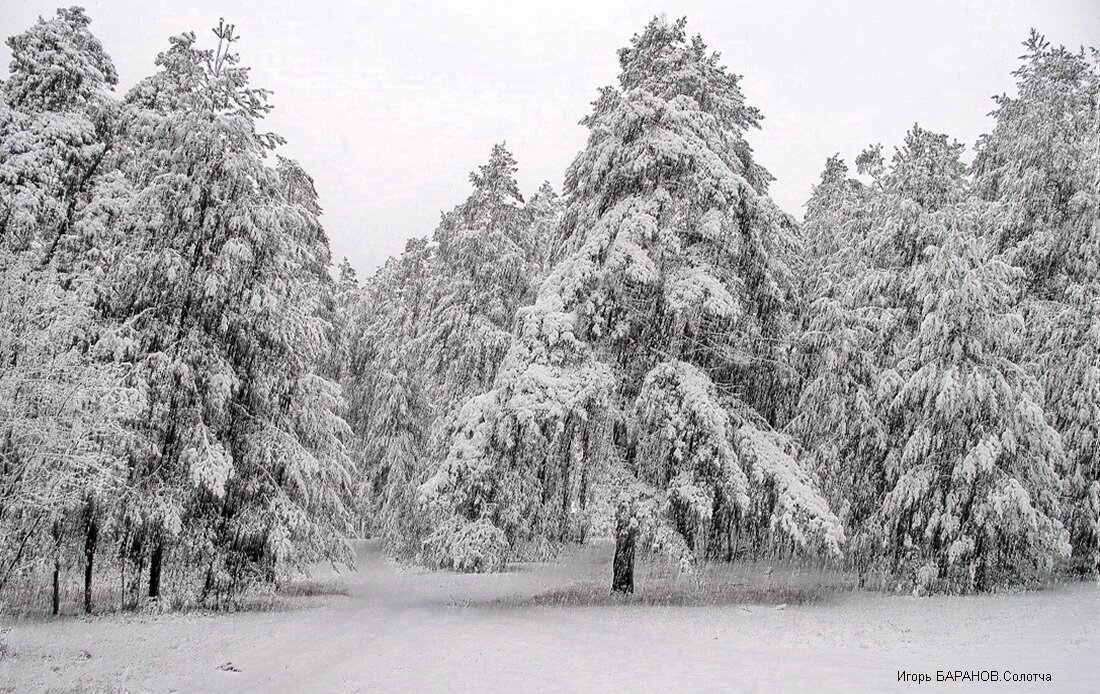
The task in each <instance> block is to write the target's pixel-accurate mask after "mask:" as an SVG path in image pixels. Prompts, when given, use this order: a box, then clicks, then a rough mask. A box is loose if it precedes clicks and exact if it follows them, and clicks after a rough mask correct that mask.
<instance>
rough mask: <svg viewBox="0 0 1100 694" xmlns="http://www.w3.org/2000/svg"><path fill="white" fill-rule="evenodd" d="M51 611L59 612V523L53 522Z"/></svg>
mask: <svg viewBox="0 0 1100 694" xmlns="http://www.w3.org/2000/svg"><path fill="white" fill-rule="evenodd" d="M53 545H54V546H53V613H54V614H55V615H56V614H60V612H61V524H60V523H59V522H58V521H54V524H53Z"/></svg>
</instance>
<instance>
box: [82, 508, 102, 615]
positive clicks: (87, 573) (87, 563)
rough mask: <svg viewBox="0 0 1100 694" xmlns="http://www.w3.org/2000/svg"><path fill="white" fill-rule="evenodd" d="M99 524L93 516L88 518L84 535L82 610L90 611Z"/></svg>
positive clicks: (88, 612) (89, 612)
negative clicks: (86, 532)
mask: <svg viewBox="0 0 1100 694" xmlns="http://www.w3.org/2000/svg"><path fill="white" fill-rule="evenodd" d="M98 539H99V525H98V524H97V523H96V521H95V518H89V519H88V534H87V535H86V536H85V537H84V612H86V613H87V614H91V613H92V565H93V563H94V561H95V549H96V542H97V540H98Z"/></svg>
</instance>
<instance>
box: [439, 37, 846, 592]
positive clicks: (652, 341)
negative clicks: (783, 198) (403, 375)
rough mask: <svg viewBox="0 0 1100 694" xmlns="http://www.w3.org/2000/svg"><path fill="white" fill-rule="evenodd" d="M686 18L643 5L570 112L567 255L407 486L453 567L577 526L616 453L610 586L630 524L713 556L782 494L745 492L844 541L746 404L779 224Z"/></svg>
mask: <svg viewBox="0 0 1100 694" xmlns="http://www.w3.org/2000/svg"><path fill="white" fill-rule="evenodd" d="M684 26H685V22H684V20H680V21H677V22H668V21H667V20H665V19H663V18H655V19H654V20H653V21H652V22H650V24H649V25H648V26H647V27H646V28H645V30H644V31H643V32H642V33H641V34H638V35H636V36H635V37H634V38H633V40H632V41H631V45H630V46H629V47H627V48H624V49H622V50H621V51H620V53H619V56H620V64H621V66H622V73H621V74H620V77H619V86H618V87H607V88H604V89H603V90H602V91H601V94H600V97H599V99H598V100H597V101H596V102H595V103H594V111H593V113H592V114H591V115H590V116H588V117H586V118H585V119H584V121H583V123H584V124H585V125H587V126H588V127H589V130H590V135H589V142H588V148H587V149H586V150H585V151H584V152H582V153H581V154H580V155H579V156H578V157H577V159H576V160H575V161H574V163H573V164H572V166H571V167H570V169H569V172H568V173H567V177H566V193H567V196H568V198H569V205H568V208H567V210H566V213H565V216H564V219H563V226H562V237H563V243H564V252H565V254H566V257H565V259H564V260H562V261H561V262H559V263H557V264H556V265H555V267H554V269H553V270H552V271H551V272H550V275H549V276H548V278H547V279H546V280H545V281H544V282H543V283H542V285H541V287H540V289H539V294H538V298H537V300H536V302H535V304H534V305H533V306H530V307H526V308H524V309H523V310H521V312H520V315H519V320H518V325H517V327H516V329H515V331H514V333H513V336H512V340H511V345H510V347H509V350H508V354H507V355H506V356H505V359H504V362H503V363H502V365H501V368H500V370H499V372H498V373H497V376H496V379H495V381H494V384H493V388H492V389H491V390H489V391H488V392H485V393H483V394H481V395H478V396H476V397H474V398H471V399H470V400H469V401H468V402H467V403H466V404H465V406H464V407H463V410H462V413H461V415H460V419H459V426H458V427H457V430H456V432H455V435H454V437H453V440H452V442H451V447H450V450H449V452H448V454H447V458H446V460H445V461H444V462H443V463H442V464H441V465H440V466H439V469H438V470H437V471H436V472H435V474H434V475H433V477H432V479H431V480H429V481H428V482H427V483H426V484H425V485H424V486H423V487H422V488H421V496H422V498H423V501H424V502H425V504H426V505H428V506H429V507H430V508H431V509H432V510H433V513H434V514H436V518H437V523H438V526H439V527H440V533H439V535H440V537H439V538H437V539H438V540H439V542H440V544H441V545H442V546H444V547H445V551H444V553H448V552H449V553H450V555H451V556H453V557H455V558H456V560H455V561H454V562H453V563H454V564H458V561H457V558H458V557H462V558H464V559H466V560H469V557H471V556H477V557H479V559H478V560H477V561H476V562H473V563H472V565H473V566H474V567H476V568H481V569H485V568H492V567H494V566H499V564H500V563H501V561H503V559H504V558H505V557H506V556H507V554H508V552H509V548H511V547H515V546H516V545H517V544H519V543H522V542H524V541H528V540H532V539H542V540H550V541H562V540H567V539H572V538H577V537H580V536H581V529H580V528H578V526H583V524H585V523H586V520H587V519H586V518H585V514H584V504H585V501H586V498H587V496H588V495H589V494H590V489H591V487H592V485H593V484H594V483H595V481H596V476H597V475H598V474H600V470H599V469H600V467H601V466H602V465H607V464H608V462H609V459H617V460H619V461H621V470H620V472H621V474H622V476H623V477H625V478H626V479H629V480H633V481H632V482H629V483H626V484H625V485H624V487H625V488H624V489H623V494H622V497H621V500H620V505H619V511H618V516H619V521H618V546H617V549H616V555H617V561H616V569H615V578H614V581H613V585H614V589H615V590H624V591H627V590H633V579H632V571H633V554H634V545H635V543H636V542H637V541H638V539H639V537H640V536H641V535H643V534H644V535H652V536H654V537H656V538H657V539H658V541H659V542H660V543H661V544H664V545H665V546H667V547H668V548H669V549H671V550H672V551H675V552H680V553H681V554H683V553H684V551H685V550H686V551H690V552H692V553H694V555H695V556H699V557H702V556H706V555H707V554H708V553H709V552H710V551H711V550H712V549H713V548H715V547H717V546H718V545H720V544H721V539H722V538H723V537H725V536H726V535H728V533H729V531H730V528H731V526H732V524H733V523H734V522H735V521H736V520H739V519H740V518H743V517H744V516H747V515H748V513H749V512H750V510H751V507H750V499H753V500H762V499H764V498H766V497H768V498H771V499H773V500H775V503H773V504H768V505H767V506H766V508H764V509H760V510H761V511H762V512H763V513H765V514H767V516H766V518H767V519H768V520H769V524H770V526H771V527H772V528H774V529H776V530H780V531H784V532H786V533H787V534H789V535H790V536H792V537H794V538H795V539H796V540H800V541H806V542H811V541H816V542H819V543H821V544H825V545H828V546H830V547H831V548H833V549H836V547H837V545H838V544H839V541H840V539H841V532H840V530H839V525H838V523H837V521H836V518H835V517H834V516H833V515H832V514H831V513H830V512H829V511H828V509H827V508H826V507H825V505H824V503H823V502H822V500H821V498H820V496H819V495H818V494H817V492H816V491H815V489H814V486H813V484H812V483H811V480H810V479H809V478H808V476H806V475H805V473H804V472H803V471H801V470H800V469H799V467H798V465H797V463H796V462H795V459H794V458H793V457H792V456H791V455H789V453H788V448H787V445H786V442H783V441H782V440H780V437H779V436H778V435H777V434H775V433H774V432H772V431H771V430H770V427H769V423H768V422H767V420H766V419H765V418H764V417H761V416H760V415H759V414H758V413H757V412H758V411H765V412H772V411H774V409H775V408H774V407H773V406H772V405H771V404H770V403H769V402H767V399H768V396H769V394H774V383H775V380H776V379H775V377H774V374H775V370H776V369H777V368H779V367H778V366H777V365H776V364H775V362H774V360H772V359H768V358H767V357H770V356H772V355H773V353H774V352H773V348H771V347H764V346H763V345H765V344H768V343H769V342H770V341H774V340H779V339H780V338H782V337H783V336H784V333H785V332H786V330H787V328H788V324H789V309H788V304H789V302H790V293H791V287H792V283H793V280H792V278H791V273H790V270H789V268H788V264H787V263H788V258H789V250H790V246H791V229H792V226H793V224H792V222H791V221H790V219H789V218H788V217H787V216H786V215H784V214H782V213H781V212H780V211H779V210H778V209H777V208H776V207H775V206H774V204H772V203H771V201H770V200H769V199H768V198H767V196H766V188H767V182H768V180H769V178H770V177H769V175H768V174H767V172H766V171H764V169H763V168H761V167H760V166H759V165H757V164H756V163H755V162H753V160H752V156H751V150H750V148H749V146H748V144H747V142H746V141H745V139H744V137H743V132H744V130H746V129H747V128H749V127H754V126H756V125H757V124H758V122H759V120H760V115H759V113H758V112H757V111H756V110H755V109H753V108H751V107H749V106H747V105H746V104H745V101H744V97H743V95H742V93H741V90H740V87H739V85H738V77H736V76H735V75H732V74H730V73H729V72H727V71H726V69H725V68H724V67H722V66H721V65H720V63H719V58H718V56H717V55H716V54H712V53H708V52H707V48H706V46H705V44H704V43H703V42H702V40H701V39H700V38H698V37H696V38H694V39H691V40H688V39H687V37H686V35H685V33H684ZM761 357H764V358H761ZM647 520H652V521H655V522H652V523H649V522H646V521H647ZM467 566H470V565H469V564H468V565H467Z"/></svg>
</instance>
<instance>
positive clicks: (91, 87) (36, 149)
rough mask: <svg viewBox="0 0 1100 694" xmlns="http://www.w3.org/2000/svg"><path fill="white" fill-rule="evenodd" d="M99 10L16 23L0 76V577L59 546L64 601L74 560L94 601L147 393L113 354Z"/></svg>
mask: <svg viewBox="0 0 1100 694" xmlns="http://www.w3.org/2000/svg"><path fill="white" fill-rule="evenodd" d="M89 23H90V22H89V19H88V17H87V16H86V15H85V14H84V12H83V10H81V9H80V8H72V9H62V10H58V11H57V13H56V15H55V16H54V17H52V18H50V19H40V20H39V21H38V22H37V23H36V24H35V25H34V26H33V27H31V28H30V29H28V30H27V31H25V32H23V33H22V34H19V35H16V36H13V37H11V38H9V39H8V41H7V43H8V46H9V47H10V48H11V50H12V63H11V71H10V75H9V77H8V79H6V80H5V81H4V82H3V84H2V86H0V92H2V95H0V272H2V273H3V274H2V283H3V288H2V290H0V303H3V306H2V307H0V314H2V316H0V331H2V332H3V338H2V339H0V342H3V348H2V350H3V353H4V357H3V359H2V363H3V366H0V391H3V395H2V396H0V397H2V398H3V401H4V404H3V410H4V413H3V416H0V422H2V424H0V427H2V431H0V439H2V440H3V441H5V442H6V443H5V445H4V447H3V452H2V453H0V457H2V459H3V460H2V468H0V469H2V472H0V486H2V488H3V489H4V491H3V492H0V494H2V495H3V496H4V498H3V500H2V501H0V509H2V510H0V527H2V528H3V531H4V532H3V533H2V534H3V535H4V536H5V539H6V544H5V546H4V547H3V549H0V553H2V554H3V559H0V567H3V568H0V571H3V572H4V573H3V574H0V585H2V584H4V583H6V582H7V581H8V579H9V577H11V576H12V574H13V572H15V571H18V570H22V569H24V568H27V567H28V566H33V565H34V560H36V559H46V558H48V559H50V560H51V561H52V562H53V572H54V605H53V608H54V612H55V613H56V612H57V610H58V609H59V605H58V597H59V596H58V584H59V576H58V573H59V571H60V568H61V566H62V564H72V565H79V564H83V568H84V609H85V610H86V611H89V612H90V611H91V609H92V583H93V567H94V565H95V557H96V553H97V551H98V549H99V547H101V546H103V545H105V544H106V543H107V542H109V540H110V530H111V526H110V523H111V514H110V510H111V509H112V508H113V507H114V506H115V504H116V502H117V501H118V500H119V499H121V498H123V496H124V495H125V486H124V484H123V479H124V478H123V476H122V475H121V474H120V464H119V458H120V457H121V456H123V455H124V454H125V448H126V446H127V443H128V441H129V440H130V436H129V432H128V430H127V429H126V428H125V426H124V424H125V420H126V418H127V417H131V416H133V415H134V412H133V403H134V398H135V393H134V391H133V390H132V389H129V388H127V387H125V385H124V374H125V372H126V370H125V368H124V367H123V365H121V364H119V363H117V362H115V361H114V353H115V347H116V346H117V344H118V338H119V331H118V326H114V325H111V324H109V323H108V322H107V321H105V320H104V317H103V316H102V314H101V312H100V311H99V310H98V306H99V304H100V303H101V299H102V296H103V286H102V285H103V277H104V275H105V273H106V272H107V271H108V269H109V268H110V265H111V262H112V257H113V256H114V254H116V253H117V251H118V248H119V238H118V232H119V228H118V225H117V220H118V217H119V215H120V213H121V210H122V208H123V206H124V204H125V201H126V198H127V196H128V189H127V186H126V185H125V182H124V181H123V180H122V179H121V176H120V175H119V173H118V172H117V167H116V159H115V153H116V149H117V144H118V138H119V123H120V121H119V119H118V108H117V103H116V102H115V101H114V100H113V99H112V97H111V94H110V90H111V89H113V87H114V85H115V83H116V82H117V76H116V73H115V69H114V66H113V64H112V63H111V60H110V58H108V57H107V55H106V54H105V53H104V51H103V47H102V46H101V44H100V43H99V41H98V40H97V39H96V38H95V37H94V36H93V35H92V34H91V33H90V32H89V30H88V26H89ZM63 551H65V552H69V553H71V554H72V555H76V556H77V557H79V559H78V560H77V559H70V558H68V557H65V556H62V553H63ZM28 562H29V564H28Z"/></svg>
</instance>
